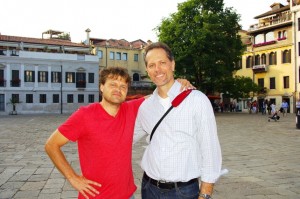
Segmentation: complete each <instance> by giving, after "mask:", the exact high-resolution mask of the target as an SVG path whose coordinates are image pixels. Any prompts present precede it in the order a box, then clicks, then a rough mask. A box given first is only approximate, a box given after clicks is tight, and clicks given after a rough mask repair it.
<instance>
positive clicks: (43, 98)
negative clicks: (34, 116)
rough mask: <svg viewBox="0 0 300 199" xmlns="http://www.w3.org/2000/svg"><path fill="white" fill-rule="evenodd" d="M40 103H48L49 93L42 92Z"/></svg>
mask: <svg viewBox="0 0 300 199" xmlns="http://www.w3.org/2000/svg"><path fill="white" fill-rule="evenodd" d="M40 103H47V95H46V94H40Z"/></svg>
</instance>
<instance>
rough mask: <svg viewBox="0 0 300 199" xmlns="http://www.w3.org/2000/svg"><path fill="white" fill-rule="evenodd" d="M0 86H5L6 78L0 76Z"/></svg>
mask: <svg viewBox="0 0 300 199" xmlns="http://www.w3.org/2000/svg"><path fill="white" fill-rule="evenodd" d="M0 87H6V80H5V79H2V78H0Z"/></svg>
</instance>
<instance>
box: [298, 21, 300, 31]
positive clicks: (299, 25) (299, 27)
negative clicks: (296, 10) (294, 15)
mask: <svg viewBox="0 0 300 199" xmlns="http://www.w3.org/2000/svg"><path fill="white" fill-rule="evenodd" d="M298 31H300V18H298Z"/></svg>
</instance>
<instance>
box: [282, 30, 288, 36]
mask: <svg viewBox="0 0 300 199" xmlns="http://www.w3.org/2000/svg"><path fill="white" fill-rule="evenodd" d="M282 36H283V37H285V38H287V32H286V30H284V31H282Z"/></svg>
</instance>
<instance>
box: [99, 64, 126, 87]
mask: <svg viewBox="0 0 300 199" xmlns="http://www.w3.org/2000/svg"><path fill="white" fill-rule="evenodd" d="M118 77H122V78H123V79H125V82H126V83H127V84H128V85H129V84H130V83H131V78H130V76H129V74H128V70H127V69H126V68H123V67H117V66H111V67H107V68H104V69H102V70H101V72H100V84H105V82H106V80H107V78H113V79H117V78H118Z"/></svg>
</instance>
